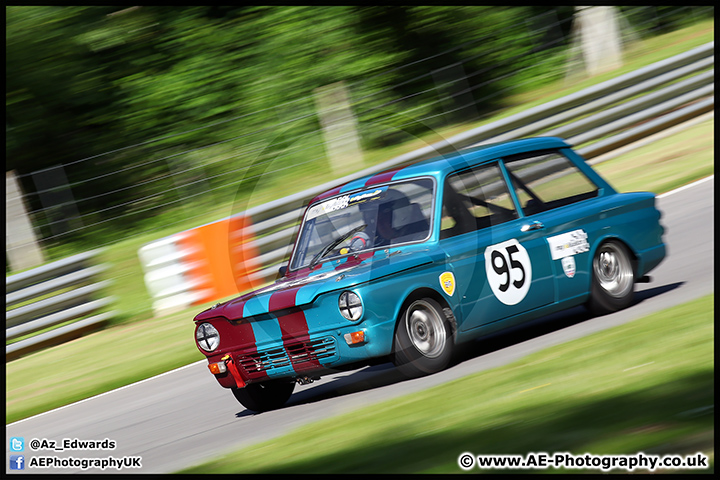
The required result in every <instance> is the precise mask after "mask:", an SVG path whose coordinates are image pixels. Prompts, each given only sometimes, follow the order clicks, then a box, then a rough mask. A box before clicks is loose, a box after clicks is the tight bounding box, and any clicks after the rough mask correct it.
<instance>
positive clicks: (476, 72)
mask: <svg viewBox="0 0 720 480" xmlns="http://www.w3.org/2000/svg"><path fill="white" fill-rule="evenodd" d="M669 8H670V7H652V9H650V10H648V9H643V10H639V11H638V10H632V14H631V15H630V17H631V21H633V20H637V21H644V22H648V21H653V22H655V23H656V24H657V29H667V28H670V27H672V26H673V25H675V24H679V23H680V22H684V21H687V20H686V19H684V17H687V15H682V14H680V13H677V12H676V11H675V10H672V11H671V10H668V9H669ZM692 11H693V12H695V10H692ZM708 11H710V14H712V11H713V10H712V9H710V10H708ZM703 12H705V11H703ZM700 13H701V14H704V13H702V12H700ZM572 14H573V7H572V6H570V7H549V6H528V7H498V6H494V7H489V6H462V7H457V6H453V7H443V6H412V7H405V6H371V7H360V6H333V7H328V6H323V7H307V6H282V7H267V6H219V5H211V6H193V7H165V6H143V7H129V8H122V7H112V6H108V7H105V6H92V7H90V6H72V7H54V6H22V7H21V6H9V7H6V70H7V75H6V147H5V148H6V168H7V169H15V170H17V172H18V173H19V174H20V176H21V181H22V182H23V187H24V189H25V191H26V192H28V191H32V190H33V188H34V186H33V182H32V176H31V175H30V173H32V172H35V171H37V170H41V169H45V168H50V167H53V166H56V165H64V166H65V167H64V168H65V173H66V175H67V177H68V181H69V182H70V185H71V187H72V190H73V193H74V194H75V198H76V199H81V200H80V201H78V209H79V211H80V213H81V214H82V215H86V216H87V218H84V222H83V223H84V224H85V225H88V224H92V223H96V224H98V225H99V227H98V228H93V229H90V230H92V237H94V238H97V237H98V235H106V236H107V237H108V238H114V237H117V234H118V232H122V231H129V230H131V229H132V228H136V224H137V222H142V221H145V219H146V218H147V217H152V216H153V215H156V214H159V213H163V212H166V211H171V210H174V209H176V207H178V206H179V204H180V202H179V200H182V197H183V196H186V195H192V197H190V198H192V199H193V201H192V202H190V203H193V204H197V205H200V206H202V202H196V201H195V200H196V198H195V197H197V199H200V198H202V194H203V191H204V190H207V189H215V190H216V191H215V192H214V193H213V195H215V197H213V198H214V201H221V202H225V201H229V200H231V199H232V198H233V196H234V195H235V194H236V193H237V180H238V178H242V177H243V176H246V177H250V178H253V177H254V176H257V175H260V174H262V173H263V172H264V168H265V167H266V166H267V163H263V162H266V160H267V161H270V159H274V160H273V161H274V162H279V165H277V166H279V167H283V168H284V167H290V166H293V165H296V164H300V163H306V162H310V161H313V160H314V159H315V158H316V157H320V158H321V157H322V156H323V154H324V150H323V147H322V144H321V138H322V137H321V136H320V134H319V132H318V130H319V124H318V119H317V116H316V115H315V111H314V108H315V107H314V102H313V98H312V93H313V91H314V89H316V88H317V87H320V86H323V85H328V84H331V83H335V82H338V81H341V80H342V81H344V82H345V84H346V85H347V86H348V88H349V91H350V95H351V102H352V103H353V109H354V110H355V113H356V115H357V118H358V120H359V124H360V129H361V136H362V139H363V143H364V146H365V147H366V148H372V147H376V146H385V145H391V144H394V143H396V142H398V141H402V140H406V139H408V138H412V137H413V136H418V135H422V134H424V133H427V132H428V131H432V130H433V129H436V128H438V127H440V126H445V125H447V124H448V123H450V124H454V123H457V122H464V121H468V120H474V118H473V117H474V116H477V115H480V116H482V115H485V114H488V113H490V112H492V111H494V110H495V109H497V108H498V107H501V106H502V105H503V102H504V99H505V98H506V97H507V96H508V95H509V94H511V93H514V92H515V91H516V90H517V89H518V88H522V86H523V84H524V83H529V82H538V81H549V80H552V78H554V77H553V76H554V75H555V76H556V75H561V74H562V71H563V69H562V68H560V66H561V63H559V62H561V61H562V55H560V54H559V53H558V52H561V51H562V49H563V48H564V45H565V38H566V37H567V36H568V33H569V29H570V27H571V22H570V21H569V20H570V19H571V18H572ZM468 101H471V102H472V103H474V104H475V105H474V108H472V109H466V108H462V107H463V103H465V102H468ZM251 164H256V165H255V166H253V167H252V168H250V169H249V170H248V169H247V168H248V167H250V165H251ZM200 182H202V183H200ZM185 184H190V185H195V187H193V188H189V189H184V188H180V186H181V185H185ZM200 185H202V187H201V186H200ZM29 200H30V202H31V208H33V209H39V208H40V204H39V201H38V198H37V196H32V195H31V196H30V199H29ZM198 208H200V207H198ZM151 221H152V220H151ZM106 227H107V228H106ZM43 228H44V227H43ZM45 231H48V229H45ZM64 239H65V238H63V240H64Z"/></svg>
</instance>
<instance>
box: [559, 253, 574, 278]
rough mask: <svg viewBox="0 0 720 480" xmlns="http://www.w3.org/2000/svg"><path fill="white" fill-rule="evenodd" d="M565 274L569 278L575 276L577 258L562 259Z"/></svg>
mask: <svg viewBox="0 0 720 480" xmlns="http://www.w3.org/2000/svg"><path fill="white" fill-rule="evenodd" d="M562 267H563V272H565V276H566V277H568V278H573V277H574V276H575V257H564V258H563V259H562Z"/></svg>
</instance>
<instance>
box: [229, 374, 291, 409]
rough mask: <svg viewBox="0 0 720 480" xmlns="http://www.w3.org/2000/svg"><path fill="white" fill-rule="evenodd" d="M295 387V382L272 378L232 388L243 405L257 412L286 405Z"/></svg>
mask: <svg viewBox="0 0 720 480" xmlns="http://www.w3.org/2000/svg"><path fill="white" fill-rule="evenodd" d="M294 389H295V382H293V381H287V380H272V381H269V382H262V383H251V384H249V385H246V386H245V388H232V392H233V395H235V398H237V401H238V402H240V403H241V404H242V405H243V407H245V408H247V409H248V410H253V411H255V412H266V411H268V410H274V409H276V408H280V407H282V406H283V405H285V402H287V401H288V399H289V398H290V395H292V392H293V390H294Z"/></svg>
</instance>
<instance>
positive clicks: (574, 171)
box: [195, 137, 665, 411]
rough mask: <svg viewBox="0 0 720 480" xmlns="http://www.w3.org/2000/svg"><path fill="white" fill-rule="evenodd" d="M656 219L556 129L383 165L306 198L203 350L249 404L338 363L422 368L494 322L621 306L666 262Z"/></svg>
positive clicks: (273, 398) (286, 393) (279, 395)
mask: <svg viewBox="0 0 720 480" xmlns="http://www.w3.org/2000/svg"><path fill="white" fill-rule="evenodd" d="M659 220H660V212H659V211H658V210H657V209H656V207H655V195H654V194H652V193H647V192H638V193H618V192H616V191H615V190H614V189H613V187H611V186H610V185H609V184H608V183H607V182H606V181H605V180H603V179H602V178H601V177H600V176H599V175H598V174H597V173H596V172H595V171H594V170H593V169H592V168H591V167H590V166H588V165H587V163H586V162H585V161H584V160H583V159H582V157H580V156H579V155H578V154H577V153H576V152H575V151H574V150H572V148H571V147H570V146H569V145H568V144H567V143H565V142H564V141H563V140H562V139H559V138H553V137H545V138H531V139H523V140H515V141H511V142H506V143H500V144H492V145H484V146H481V147H477V148H473V149H468V150H461V151H459V152H457V153H455V154H452V155H445V156H443V157H438V158H434V159H430V160H425V161H421V162H418V163H415V164H413V165H409V166H404V167H398V168H395V169H392V170H388V171H383V172H379V173H377V174H374V175H370V176H366V177H364V178H360V179H357V180H353V181H351V182H349V183H346V184H344V185H341V186H338V187H336V188H334V189H332V190H329V191H327V192H325V193H323V194H321V195H318V196H317V197H316V198H314V199H313V200H311V201H310V203H309V205H308V207H307V209H306V211H305V214H304V217H303V221H302V225H301V226H300V229H299V232H298V235H297V239H296V241H295V245H294V248H293V251H292V254H291V256H290V261H289V264H288V265H287V267H284V268H282V269H281V271H282V273H283V275H282V277H281V278H280V279H279V280H278V281H276V282H275V283H273V284H272V285H270V286H268V287H265V288H263V289H260V290H257V291H254V292H251V293H249V294H246V295H243V296H240V297H238V298H236V299H233V300H230V301H228V302H225V303H223V304H220V305H217V306H216V307H213V308H211V309H208V310H206V311H204V312H202V313H200V314H199V315H197V316H196V317H195V324H196V329H195V338H196V342H197V346H198V348H199V350H200V351H201V352H202V353H203V354H204V355H206V356H207V358H208V362H209V367H210V371H211V372H212V373H213V374H214V375H215V377H216V379H217V380H218V382H219V383H220V385H222V386H223V387H226V388H229V389H231V390H232V392H233V393H234V395H235V397H236V398H237V399H238V400H239V401H240V403H242V405H244V406H245V407H246V408H248V409H250V410H255V411H264V410H269V409H274V408H278V407H280V406H282V405H283V404H284V403H285V402H286V401H287V400H288V399H289V397H290V395H291V394H292V391H293V388H294V386H295V383H298V382H299V383H307V382H310V381H313V380H317V379H319V378H320V377H321V376H322V375H325V374H328V373H331V372H335V371H338V370H339V369H347V368H358V367H360V366H363V365H368V364H372V363H376V362H384V361H387V360H391V361H392V362H394V364H395V365H396V366H397V367H398V368H399V369H400V370H401V371H402V372H403V373H405V374H406V375H408V376H418V375H425V374H430V373H433V372H437V371H439V370H442V369H444V368H446V367H447V366H448V365H449V364H450V361H451V358H452V354H453V350H454V349H455V348H456V347H457V345H459V344H461V343H463V342H467V341H469V340H473V339H476V338H478V337H481V336H483V335H486V334H488V333H490V332H494V331H497V330H499V329H502V328H506V327H509V326H514V325H517V324H520V323H522V322H526V321H528V320H531V319H534V318H537V317H540V316H543V315H547V314H549V313H551V312H555V311H558V310H562V309H566V308H569V307H574V306H577V305H582V304H585V305H586V306H587V307H588V308H589V310H590V311H592V312H593V313H595V314H604V313H608V312H613V311H616V310H619V309H622V308H624V307H627V306H628V305H630V304H631V303H632V301H633V290H634V285H635V283H636V282H642V281H648V280H649V277H647V273H648V272H650V271H651V270H652V269H653V268H655V267H656V266H657V265H658V264H659V263H660V262H661V261H662V259H663V258H664V256H665V245H664V244H663V240H662V235H663V227H662V226H661V225H660V223H659Z"/></svg>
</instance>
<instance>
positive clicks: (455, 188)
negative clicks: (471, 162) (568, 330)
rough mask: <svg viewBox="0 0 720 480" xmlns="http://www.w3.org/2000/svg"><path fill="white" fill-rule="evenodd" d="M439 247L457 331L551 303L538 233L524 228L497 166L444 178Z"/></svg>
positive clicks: (548, 271)
mask: <svg viewBox="0 0 720 480" xmlns="http://www.w3.org/2000/svg"><path fill="white" fill-rule="evenodd" d="M442 195H443V201H442V221H441V228H440V242H439V244H440V247H441V248H442V249H443V251H444V252H445V255H446V256H447V263H448V268H450V269H451V271H452V273H453V274H454V276H455V284H456V292H457V295H458V297H457V302H458V304H459V310H460V312H459V313H460V315H459V317H460V318H458V324H459V328H460V330H461V331H467V330H470V329H473V328H476V327H479V326H482V325H486V324H489V323H493V322H497V321H500V320H502V319H505V318H508V317H512V316H515V315H518V314H521V313H524V312H527V311H529V310H533V309H536V308H539V307H542V306H544V305H547V304H549V303H552V302H553V301H554V298H555V295H554V281H553V271H552V267H551V262H550V254H549V251H548V248H547V244H546V240H545V237H544V234H543V233H542V232H539V231H536V230H533V229H531V228H526V224H527V221H526V219H524V218H521V217H520V215H519V214H518V212H517V210H516V208H515V203H514V201H513V198H512V196H511V195H510V190H509V188H508V185H507V183H506V181H505V177H504V176H503V173H502V171H501V168H500V165H499V163H498V162H492V163H490V164H486V165H482V166H479V167H474V168H470V169H466V170H463V171H459V172H456V173H453V174H451V175H448V177H447V178H446V180H445V182H444V185H443V192H442Z"/></svg>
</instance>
